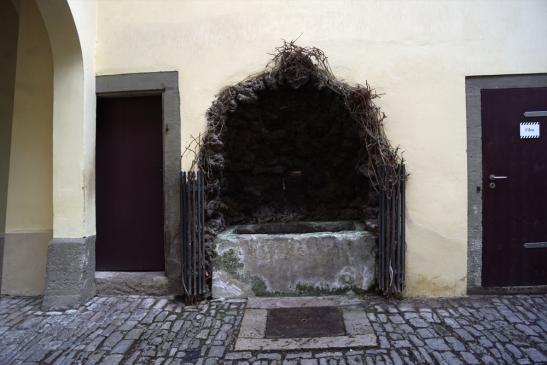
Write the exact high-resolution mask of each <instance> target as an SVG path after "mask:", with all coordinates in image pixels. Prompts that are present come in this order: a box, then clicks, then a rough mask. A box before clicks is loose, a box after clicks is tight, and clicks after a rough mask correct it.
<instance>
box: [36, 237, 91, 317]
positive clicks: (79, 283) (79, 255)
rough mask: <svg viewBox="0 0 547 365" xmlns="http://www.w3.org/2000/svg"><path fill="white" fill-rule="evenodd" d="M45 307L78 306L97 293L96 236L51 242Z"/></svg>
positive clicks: (51, 308) (58, 239)
mask: <svg viewBox="0 0 547 365" xmlns="http://www.w3.org/2000/svg"><path fill="white" fill-rule="evenodd" d="M46 272H47V275H46V290H45V292H44V299H43V301H42V310H44V311H51V310H65V309H69V308H76V307H78V306H79V305H81V304H83V303H85V302H87V301H88V300H89V299H91V298H92V297H93V296H94V295H95V291H96V289H95V236H90V237H83V238H54V239H52V240H51V241H50V242H49V245H48V253H47V267H46Z"/></svg>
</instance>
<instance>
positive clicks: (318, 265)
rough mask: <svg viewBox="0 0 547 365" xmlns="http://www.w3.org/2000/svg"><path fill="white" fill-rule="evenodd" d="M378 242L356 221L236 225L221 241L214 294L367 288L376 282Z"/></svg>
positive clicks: (294, 292)
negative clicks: (376, 249) (376, 250)
mask: <svg viewBox="0 0 547 365" xmlns="http://www.w3.org/2000/svg"><path fill="white" fill-rule="evenodd" d="M375 241H376V238H375V236H374V235H373V234H372V233H370V232H368V231H366V230H365V229H364V225H363V224H361V223H359V222H352V221H340V222H290V223H266V224H254V225H240V226H234V227H231V228H229V229H227V230H226V231H224V232H222V233H221V234H219V235H218V236H217V238H216V240H215V245H214V246H215V247H214V249H215V254H216V257H215V260H214V270H213V297H215V298H230V297H252V296H268V295H279V294H289V295H291V294H292V295H299V294H321V293H325V294H332V293H342V292H345V291H349V290H367V289H369V288H370V287H371V285H372V284H373V283H374V275H375V261H376V260H375V255H376V253H375V246H376V244H375Z"/></svg>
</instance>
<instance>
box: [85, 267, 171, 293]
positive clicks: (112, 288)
mask: <svg viewBox="0 0 547 365" xmlns="http://www.w3.org/2000/svg"><path fill="white" fill-rule="evenodd" d="M95 284H96V286H97V294H98V295H165V296H167V295H169V294H170V293H169V283H168V280H167V276H165V273H164V272H119V271H116V272H114V271H97V272H96V273H95Z"/></svg>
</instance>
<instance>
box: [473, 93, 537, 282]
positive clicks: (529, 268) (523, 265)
mask: <svg viewBox="0 0 547 365" xmlns="http://www.w3.org/2000/svg"><path fill="white" fill-rule="evenodd" d="M481 108H482V154H483V161H482V163H483V171H482V173H483V267H482V283H483V286H524V285H545V284H547V117H545V116H541V115H543V114H544V113H543V114H542V113H533V114H534V115H536V116H533V117H526V116H524V113H525V112H531V111H547V88H515V89H487V90H482V91H481ZM529 114H530V113H528V115H529ZM537 115H539V116H537ZM521 122H528V123H539V131H540V134H539V138H534V137H533V138H521V135H520V123H521Z"/></svg>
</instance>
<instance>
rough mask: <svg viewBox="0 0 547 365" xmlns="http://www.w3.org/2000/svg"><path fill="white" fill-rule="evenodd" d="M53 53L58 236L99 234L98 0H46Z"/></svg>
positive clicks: (43, 8)
mask: <svg viewBox="0 0 547 365" xmlns="http://www.w3.org/2000/svg"><path fill="white" fill-rule="evenodd" d="M37 5H38V7H39V8H40V13H41V15H42V18H43V19H44V22H45V25H46V28H47V31H48V35H49V40H50V44H51V48H52V54H53V61H54V62H53V64H54V106H53V228H54V236H55V237H58V238H79V237H83V236H89V235H93V234H95V201H94V199H95V198H94V180H95V178H94V145H95V40H96V25H97V19H96V9H97V7H96V2H95V1H94V0H40V1H38V2H37Z"/></svg>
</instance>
